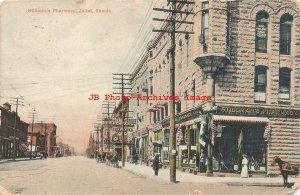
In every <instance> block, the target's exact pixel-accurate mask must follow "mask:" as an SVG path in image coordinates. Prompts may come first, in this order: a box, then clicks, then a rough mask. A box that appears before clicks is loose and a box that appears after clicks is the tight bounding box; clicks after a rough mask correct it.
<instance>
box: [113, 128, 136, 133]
mask: <svg viewBox="0 0 300 195" xmlns="http://www.w3.org/2000/svg"><path fill="white" fill-rule="evenodd" d="M112 129H113V130H114V131H119V132H120V131H123V128H119V127H113V128H112ZM124 131H130V132H132V131H133V129H132V128H124Z"/></svg>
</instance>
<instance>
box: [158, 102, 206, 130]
mask: <svg viewBox="0 0 300 195" xmlns="http://www.w3.org/2000/svg"><path fill="white" fill-rule="evenodd" d="M202 113H203V111H202V107H201V106H200V107H197V108H195V109H193V110H190V111H187V112H184V113H181V114H178V115H176V116H175V123H176V124H178V123H182V122H185V121H188V120H192V119H195V118H198V117H199V116H200V115H201V114H202ZM169 125H170V119H166V120H163V121H162V126H163V127H167V126H169Z"/></svg>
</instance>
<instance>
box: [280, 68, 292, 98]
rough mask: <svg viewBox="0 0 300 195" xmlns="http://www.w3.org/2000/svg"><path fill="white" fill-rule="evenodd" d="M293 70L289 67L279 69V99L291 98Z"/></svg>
mask: <svg viewBox="0 0 300 195" xmlns="http://www.w3.org/2000/svg"><path fill="white" fill-rule="evenodd" d="M290 89H291V70H290V69H289V68H280V69H279V99H286V100H288V99H290Z"/></svg>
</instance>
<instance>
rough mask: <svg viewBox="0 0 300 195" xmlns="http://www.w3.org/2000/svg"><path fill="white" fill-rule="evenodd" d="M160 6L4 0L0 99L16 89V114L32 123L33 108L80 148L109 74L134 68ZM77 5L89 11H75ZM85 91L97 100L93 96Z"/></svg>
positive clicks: (120, 0)
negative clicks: (18, 101)
mask: <svg viewBox="0 0 300 195" xmlns="http://www.w3.org/2000/svg"><path fill="white" fill-rule="evenodd" d="M161 5H162V1H151V0H63V1H62V0H34V1H33V0H32V1H26V0H25V1H24V0H23V1H14V0H11V1H4V2H3V3H2V4H1V23H0V25H1V31H0V32H1V34H0V36H1V43H0V45H1V47H0V60H1V61H0V104H1V105H2V104H3V103H5V102H9V103H11V104H12V103H13V98H16V97H21V96H22V97H23V98H24V100H22V101H23V102H24V105H23V106H19V108H18V114H19V115H20V117H21V120H23V121H25V122H28V123H30V122H31V118H30V116H31V114H30V113H32V112H33V110H34V109H35V110H36V112H37V117H36V122H40V121H43V122H45V123H47V122H49V123H52V122H53V123H55V124H56V125H57V135H58V137H59V139H61V140H63V142H64V143H66V144H69V145H70V146H73V147H75V150H76V152H78V153H82V152H83V151H84V150H85V148H86V146H87V143H88V138H89V136H90V132H93V130H94V124H95V123H97V115H99V114H101V113H102V111H103V112H104V110H101V107H102V100H103V97H104V94H107V93H112V92H113V90H112V82H113V76H112V74H113V73H129V72H130V71H132V69H133V67H134V65H135V62H136V60H137V59H138V57H139V56H140V55H141V54H142V52H143V51H144V49H145V45H146V44H147V42H148V41H149V40H151V38H153V36H154V35H155V34H154V33H153V32H151V29H152V28H153V27H156V26H157V25H158V24H155V23H154V22H152V17H154V16H161V15H160V14H157V13H154V11H153V10H152V8H153V7H154V6H155V7H160V6H161ZM80 9H81V10H90V9H91V10H92V13H75V12H74V10H75V11H78V10H80ZM30 10H34V11H30ZM54 10H67V11H70V10H71V11H72V12H58V11H54ZM97 10H101V11H98V12H97ZM103 10H104V12H103ZM90 94H99V95H100V99H102V100H101V101H91V100H89V97H90ZM12 109H13V110H15V109H16V107H15V106H14V105H13V106H12Z"/></svg>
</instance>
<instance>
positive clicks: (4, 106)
mask: <svg viewBox="0 0 300 195" xmlns="http://www.w3.org/2000/svg"><path fill="white" fill-rule="evenodd" d="M3 108H4V109H6V110H8V111H10V110H11V105H10V104H9V103H8V102H6V103H4V104H3Z"/></svg>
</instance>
